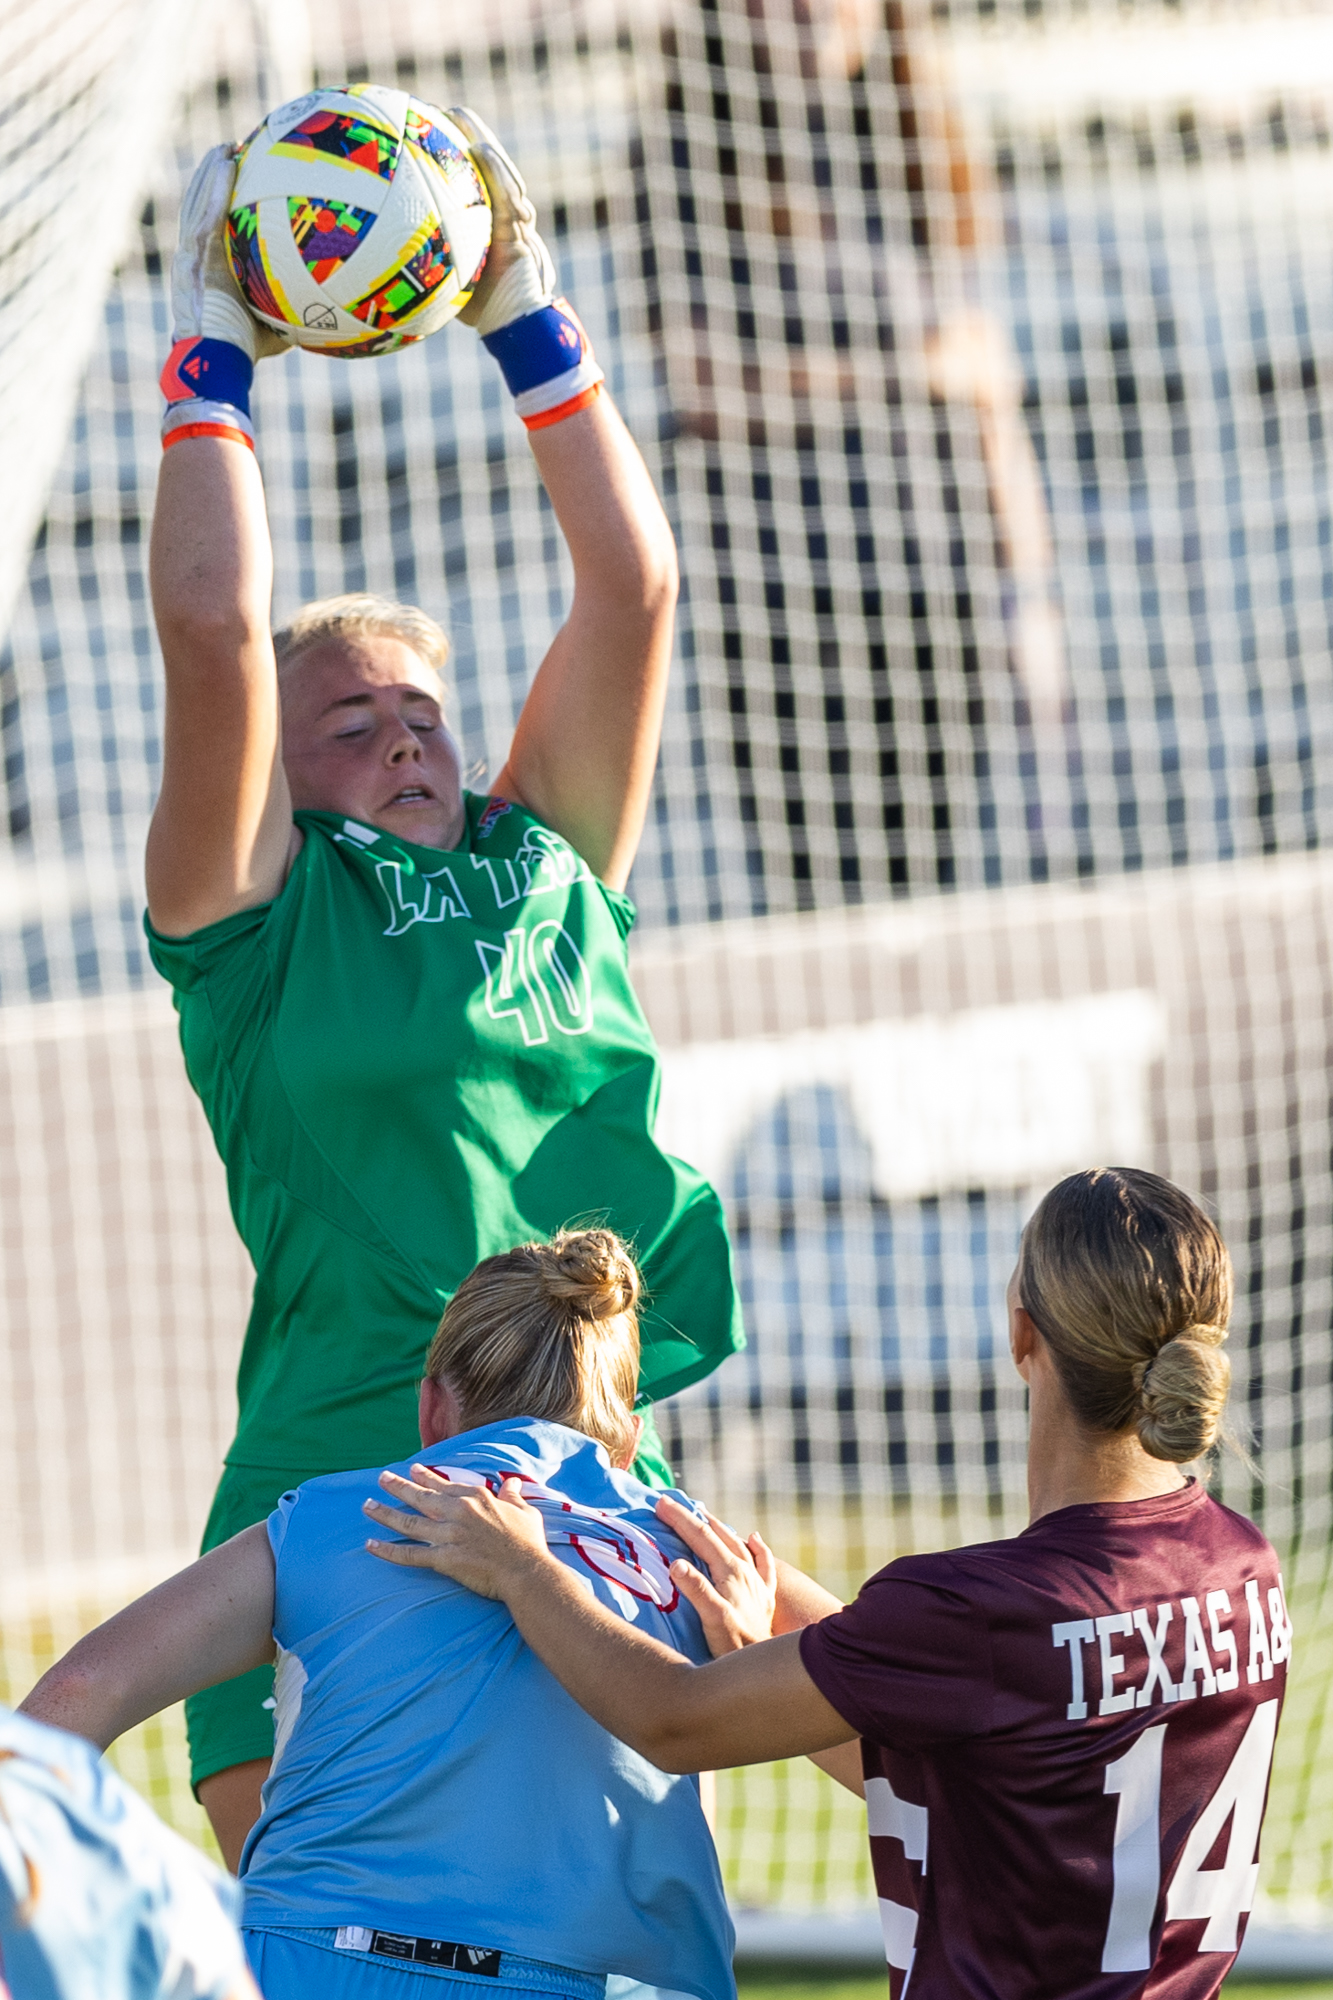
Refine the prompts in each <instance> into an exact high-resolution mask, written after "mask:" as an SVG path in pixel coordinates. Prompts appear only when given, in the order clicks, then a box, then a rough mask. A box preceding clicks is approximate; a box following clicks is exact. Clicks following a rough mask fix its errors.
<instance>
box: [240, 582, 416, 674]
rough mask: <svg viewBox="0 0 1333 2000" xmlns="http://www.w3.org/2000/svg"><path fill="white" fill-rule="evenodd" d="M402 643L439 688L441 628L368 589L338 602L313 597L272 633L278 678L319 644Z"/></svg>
mask: <svg viewBox="0 0 1333 2000" xmlns="http://www.w3.org/2000/svg"><path fill="white" fill-rule="evenodd" d="M369 638H381V639H401V640H402V642H403V644H404V645H405V646H410V647H411V648H412V651H413V652H414V653H415V654H416V656H417V658H418V659H419V660H421V661H422V663H423V664H424V665H425V666H428V667H430V668H431V669H432V670H433V671H434V672H435V674H436V675H437V676H438V677H439V679H440V682H441V685H442V686H443V683H444V663H445V661H446V660H447V659H448V657H449V641H448V638H447V637H446V635H445V633H444V631H443V629H442V628H441V627H440V626H439V625H437V624H436V623H435V620H434V619H433V618H432V617H430V616H429V614H428V613H426V612H425V611H421V610H419V609H418V607H417V606H416V605H415V604H398V603H396V602H395V601H394V599H393V598H391V597H379V596H377V595H376V593H375V592H374V591H371V590H349V591H346V592H344V594H343V595H342V596H341V597H318V598H316V599H315V601H314V602H313V603H312V604H303V605H302V606H301V609H300V610H299V611H298V612H297V614H296V616H295V617H294V618H293V619H292V620H291V622H290V624H287V625H284V626H283V627H282V628H281V630H280V631H277V632H275V633H274V634H273V651H274V653H275V654H276V655H277V661H278V674H279V676H281V675H282V673H283V672H284V671H285V669H286V668H288V667H290V666H291V665H292V663H293V662H294V661H295V660H297V659H298V658H299V657H300V655H301V654H302V653H304V652H306V651H307V650H308V649H309V648H310V647H311V646H314V645H316V644H317V643H318V642H319V641H320V640H321V639H369Z"/></svg>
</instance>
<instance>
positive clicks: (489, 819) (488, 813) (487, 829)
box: [477, 798, 514, 840]
mask: <svg viewBox="0 0 1333 2000" xmlns="http://www.w3.org/2000/svg"><path fill="white" fill-rule="evenodd" d="M513 810H514V808H513V806H512V805H511V804H510V803H509V800H508V799H499V798H496V799H487V801H486V810H485V812H484V813H483V814H482V816H481V818H480V819H479V820H478V821H477V839H478V840H485V839H486V837H487V835H488V834H489V833H491V832H492V830H493V829H494V828H495V827H497V826H498V825H499V823H500V821H501V820H502V819H503V818H504V816H505V814H506V813H507V812H512V811H513Z"/></svg>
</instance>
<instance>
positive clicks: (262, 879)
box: [147, 437, 292, 937]
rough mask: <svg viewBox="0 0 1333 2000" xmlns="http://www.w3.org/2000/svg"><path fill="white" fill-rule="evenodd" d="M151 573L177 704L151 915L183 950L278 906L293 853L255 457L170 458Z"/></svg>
mask: <svg viewBox="0 0 1333 2000" xmlns="http://www.w3.org/2000/svg"><path fill="white" fill-rule="evenodd" d="M151 564H152V586H153V609H154V612H155V614H156V617H157V629H158V636H159V638H160V639H161V642H162V657H163V661H164V663H165V666H166V677H167V702H166V730H165V738H164V745H163V757H162V790H161V792H160V794H159V796H158V801H157V805H156V808H155V809H154V812H153V820H152V825H151V827H150V829H149V834H148V854H147V882H148V911H149V915H150V916H151V918H152V920H153V923H154V924H155V925H156V927H157V929H158V930H160V931H162V932H164V933H165V934H166V935H167V936H169V937H183V936H186V935H187V934H188V933H189V932H191V931H196V930H200V929H202V927H203V926H204V925H205V924H212V923H217V922H219V921H220V920H221V919H222V918H223V917H229V916H231V915H232V914H233V913H234V912H235V911H237V910H243V909H248V908H250V907H251V906H252V905H253V904H256V903H265V902H268V901H269V900H270V899H271V898H272V897H273V896H275V895H276V894H277V893H278V890H279V889H280V888H281V887H282V883H283V879H284V876H285V872H286V868H287V861H288V852H289V849H290V846H291V840H292V807H291V798H290V795H289V793H288V790H287V779H286V776H285V774H284V772H283V768H282V759H281V755H280V734H279V724H278V677H277V669H276V667H275V664H274V659H273V641H272V639H271V637H270V635H269V598H270V595H271V592H272V581H273V558H272V551H271V548H270V544H269V533H268V520H267V517H266V515H265V511H264V489H263V484H262V482H261V480H260V476H259V467H258V465H257V464H256V463H255V456H254V453H253V452H252V451H251V450H250V449H249V448H248V446H245V445H240V444H236V443H232V442H230V441H229V440H227V439H224V438H212V437H197V438H189V439H185V440H183V441H182V442H181V443H179V444H177V445H175V446H174V447H173V449H172V450H170V451H169V452H167V454H166V456H165V457H164V458H163V461H162V472H161V477H160V479H159V481H158V490H157V510H156V513H155V515H154V519H153V541H152V557H151Z"/></svg>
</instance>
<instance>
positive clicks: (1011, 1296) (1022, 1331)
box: [1005, 1271, 1039, 1382]
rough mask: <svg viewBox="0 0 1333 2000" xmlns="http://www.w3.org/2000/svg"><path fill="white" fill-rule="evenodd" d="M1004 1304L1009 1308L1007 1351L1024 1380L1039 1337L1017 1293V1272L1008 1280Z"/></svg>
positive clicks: (1030, 1316)
mask: <svg viewBox="0 0 1333 2000" xmlns="http://www.w3.org/2000/svg"><path fill="white" fill-rule="evenodd" d="M1005 1304H1006V1305H1007V1306H1008V1308H1009V1352H1010V1353H1011V1354H1012V1355H1013V1357H1014V1366H1015V1368H1016V1369H1017V1370H1018V1372H1019V1374H1020V1375H1021V1376H1022V1377H1023V1380H1024V1381H1025V1382H1026V1381H1027V1378H1028V1363H1029V1362H1030V1361H1031V1359H1032V1353H1033V1349H1034V1347H1035V1345H1036V1342H1037V1340H1038V1338H1039V1335H1038V1333H1037V1328H1036V1324H1035V1322H1034V1321H1033V1318H1032V1315H1031V1314H1030V1313H1029V1312H1028V1311H1027V1309H1026V1307H1025V1306H1024V1305H1023V1303H1022V1301H1021V1300H1020V1298H1019V1295H1018V1272H1017V1271H1015V1272H1014V1275H1013V1277H1012V1278H1011V1279H1010V1280H1009V1290H1008V1292H1007V1293H1006V1294H1005Z"/></svg>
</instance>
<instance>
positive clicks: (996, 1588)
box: [801, 1482, 1291, 2000]
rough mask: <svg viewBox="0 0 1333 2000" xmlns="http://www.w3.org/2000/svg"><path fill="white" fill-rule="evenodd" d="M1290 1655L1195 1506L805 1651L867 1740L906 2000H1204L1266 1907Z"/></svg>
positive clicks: (924, 1591) (1023, 1550)
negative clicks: (1270, 1799)
mask: <svg viewBox="0 0 1333 2000" xmlns="http://www.w3.org/2000/svg"><path fill="white" fill-rule="evenodd" d="M1290 1651H1291V1625H1290V1621H1289V1620H1288V1617H1287V1609H1286V1602H1285V1599H1284V1596H1283V1589H1282V1579H1281V1577H1280V1575H1279V1574H1278V1567H1277V1558H1276V1556H1275V1555H1274V1553H1273V1550H1272V1549H1271V1548H1270V1547H1269V1545H1268V1543H1267V1542H1266V1541H1265V1540H1264V1537H1263V1536H1262V1535H1261V1534H1260V1532H1259V1530H1258V1529H1257V1528H1256V1527H1255V1526H1254V1525H1253V1523H1252V1522H1250V1521H1247V1520H1245V1519H1244V1518H1243V1517H1242V1516H1241V1515H1239V1514H1233V1513H1232V1512H1231V1511H1230V1509H1229V1508H1226V1507H1220V1506H1219V1505H1218V1504H1217V1502H1216V1501H1214V1500H1211V1499H1210V1498H1209V1497H1208V1495H1207V1493H1206V1492H1205V1491H1204V1489H1203V1488H1202V1487H1201V1486H1200V1485H1198V1484H1197V1483H1195V1482H1191V1483H1190V1485H1188V1486H1186V1487H1185V1488H1184V1489H1183V1490H1181V1491H1180V1492H1176V1493H1169V1494H1166V1495H1164V1496H1162V1497H1161V1498H1158V1499H1152V1500H1133V1501H1122V1502H1113V1503H1112V1502H1108V1503H1099V1504H1098V1505H1095V1506H1089V1507H1066V1508H1063V1509H1061V1511H1060V1512H1059V1513H1056V1514H1048V1515H1046V1516H1045V1518H1044V1519H1042V1520H1040V1521H1037V1522H1036V1523H1035V1524H1034V1525H1033V1526H1032V1527H1030V1528H1029V1529H1028V1530H1027V1531H1026V1533H1025V1534H1022V1535H1019V1536H1017V1537H1016V1538H1015V1539H1014V1540H1012V1541H1004V1542H990V1543H985V1544H981V1545H979V1546H977V1547H975V1548H967V1549H954V1550H951V1551H950V1552H949V1553H948V1554H946V1555H935V1556H911V1557H907V1558H906V1559H904V1560H903V1561H901V1562H895V1563H891V1564H890V1565H889V1567H888V1568H887V1569H885V1570H881V1571H880V1573H879V1575H878V1576H875V1577H872V1578H871V1579H870V1581H869V1582H868V1583H867V1584H866V1585H865V1586H864V1588H863V1589H862V1591H861V1593H860V1595H859V1597H858V1598H857V1599H856V1602H855V1603H854V1604H851V1605H849V1606H848V1607H847V1609H846V1610H845V1611H840V1612H838V1613H837V1614H836V1615H835V1616H834V1617H832V1618H826V1619H824V1620H823V1621H822V1623H820V1624H818V1625H811V1626H810V1627H808V1629H807V1630H806V1631H805V1632H804V1633H803V1634H802V1637H801V1658H802V1659H803V1661H804V1662H805V1666H806V1670H807V1672H808V1673H809V1675H810V1677H811V1679H812V1680H813V1681H814V1683H815V1685H816V1686H817V1687H818V1688H819V1690H820V1691H821V1693H822V1694H823V1695H824V1697H825V1699H826V1700H827V1701H830V1702H831V1703H832V1704H833V1706H834V1708H836V1709H837V1711H838V1713H839V1714H840V1715H842V1716H844V1717H845V1718H846V1720H847V1721H848V1722H849V1723H850V1724H851V1726H852V1727H853V1728H854V1729H856V1730H858V1731H859V1732H860V1734H861V1736H862V1738H863V1744H862V1750H863V1756H864V1763H865V1773H866V1805H867V1809H868V1818H869V1828H870V1850H871V1856H872V1859H873V1863H874V1870H875V1885H876V1888H877V1890H878V1894H879V1899H880V1912H881V1916H882V1918H883V1924H884V1942H885V1950H886V1953H887V1956H888V1961H889V1978H890V1990H891V1994H892V2000H902V1995H903V1993H904V1990H905V1989H906V1988H907V1987H908V1986H909V1984H910V1988H911V2000H946V1996H947V2000H963V1996H973V1995H975V1996H977V2000H982V1997H983V1996H984V2000H997V1996H1004V2000H1041V1996H1044V1995H1049V1996H1051V2000H1057V1997H1058V2000H1079V1996H1083V1995H1086V1996H1088V2000H1122V1996H1123V2000H1129V1996H1130V1995H1131V1994H1132V1995H1140V1994H1143V1995H1152V1996H1154V2000H1168V1997H1169V2000H1206V1996H1209V1995H1212V1994H1215V1993H1216V1992H1217V1989H1218V1987H1219V1986H1220V1985H1221V1983H1222V1980H1223V1978H1224V1977H1225V1976H1226V1974H1227V1973H1228V1972H1229V1971H1230V1969H1231V1963H1232V1960H1233V1958H1234V1957H1235V1954H1236V1949H1237V1946H1238V1945H1239V1942H1240V1939H1241V1936H1242V1934H1243V1931H1244V1925H1245V1918H1246V1915H1247V1913H1248V1911H1249V1910H1250V1908H1251V1906H1252V1904H1253V1902H1254V1893H1255V1882H1256V1879H1257V1876H1258V1840H1259V1827H1260V1823H1261V1822H1262V1819H1263V1813H1264V1806H1265V1803H1266V1801H1267V1796H1268V1773H1269V1766H1270V1764H1271V1762H1272V1755H1273V1737H1274V1732H1275V1731H1276V1728H1277V1718H1278V1711H1279V1708H1280V1707H1281V1702H1282V1694H1283V1689H1284V1686H1285V1682H1286V1662H1287V1659H1288V1656H1289V1654H1290Z"/></svg>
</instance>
